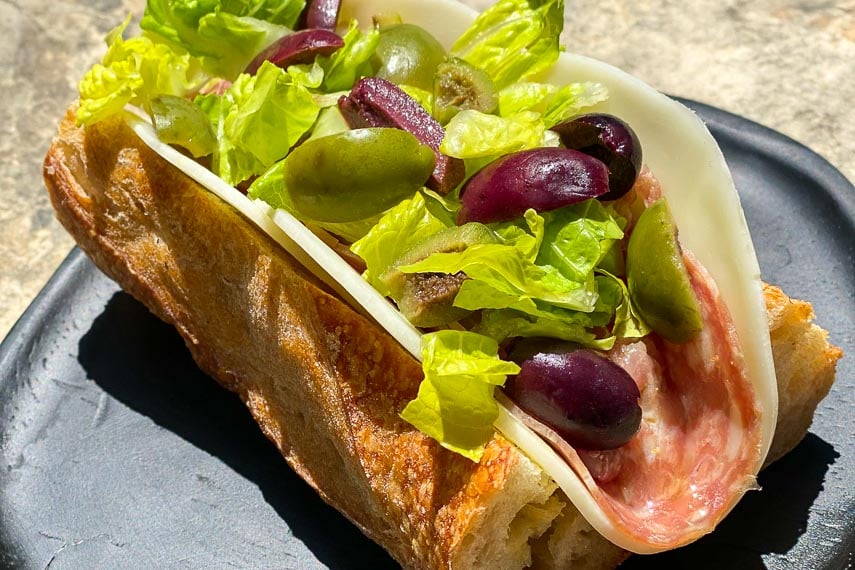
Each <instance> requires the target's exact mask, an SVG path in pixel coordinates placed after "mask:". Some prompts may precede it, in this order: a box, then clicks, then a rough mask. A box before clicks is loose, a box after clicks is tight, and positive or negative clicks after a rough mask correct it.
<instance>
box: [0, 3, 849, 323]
mask: <svg viewBox="0 0 855 570" xmlns="http://www.w3.org/2000/svg"><path fill="white" fill-rule="evenodd" d="M469 3H470V4H471V5H473V6H476V7H483V6H485V5H487V4H489V0H488V1H484V0H469ZM143 6H144V1H143V0H86V1H84V0H63V1H59V2H57V1H54V0H17V1H12V0H0V95H2V100H3V102H4V104H3V105H2V106H0V153H2V156H3V159H2V161H0V197H2V204H0V238H2V239H0V263H2V267H3V270H2V271H0V338H2V337H3V336H5V335H6V333H7V332H8V330H9V329H10V328H11V327H12V325H13V324H14V322H15V320H16V319H17V318H18V316H19V315H20V314H21V313H22V312H23V310H24V309H25V308H26V306H27V305H28V304H29V302H30V301H31V300H32V299H33V298H34V297H35V295H36V294H37V293H38V291H39V289H40V288H41V287H42V285H43V284H44V283H45V282H46V281H47V279H48V278H49V277H50V275H51V274H52V273H53V271H54V269H55V268H56V266H57V265H58V264H59V262H60V261H61V260H62V259H63V258H64V257H65V255H66V254H67V253H68V251H69V249H70V248H71V246H72V242H71V239H70V238H69V237H68V236H66V234H65V232H64V231H63V229H62V228H61V227H60V225H59V224H58V223H57V222H56V221H55V219H54V216H53V213H52V210H51V207H50V204H49V202H48V199H47V195H46V193H45V192H44V190H43V187H42V181H41V161H42V157H43V156H44V153H45V151H46V150H47V146H48V143H49V141H50V137H51V136H52V134H53V131H54V128H55V125H56V123H57V121H58V120H59V118H60V117H61V115H62V113H63V110H64V108H65V106H66V105H67V104H68V103H69V102H70V101H71V100H72V99H73V98H74V96H75V91H76V84H77V81H78V80H79V79H80V78H81V77H82V76H83V73H84V72H85V71H86V69H87V68H88V67H89V65H91V64H92V63H94V62H95V61H96V60H97V59H98V58H99V57H100V56H101V54H103V51H104V47H103V42H102V38H103V36H104V35H105V34H106V33H107V32H108V31H109V30H110V29H111V28H112V27H114V26H115V25H117V24H118V23H120V22H121V21H122V19H123V18H124V17H125V16H126V15H127V14H128V13H133V14H134V15H135V16H136V17H137V18H136V20H137V21H138V17H139V16H140V15H141V13H142V9H143ZM566 14H567V20H568V24H567V27H566V30H565V37H564V40H565V41H564V43H565V45H566V46H567V48H568V50H570V51H576V52H578V53H582V54H585V55H589V56H592V57H596V58H598V59H602V60H605V61H607V62H609V63H612V64H614V65H617V66H619V67H622V68H623V69H625V70H627V71H628V72H630V73H633V74H634V75H637V76H639V77H640V78H641V79H643V80H645V81H647V82H648V83H650V84H652V85H653V86H654V87H656V88H657V89H660V90H662V91H665V92H667V93H670V94H673V95H679V96H683V97H688V98H691V99H695V100H698V101H702V102H705V103H709V104H712V105H715V106H718V107H721V108H723V109H726V110H728V111H731V112H734V113H737V114H740V115H742V116H745V117H748V118H750V119H753V120H755V121H757V122H760V123H762V124H765V125H767V126H769V127H772V128H774V129H777V130H779V131H781V132H783V133H785V134H787V135H789V136H791V137H793V138H795V139H796V140H798V141H800V142H802V143H803V144H805V145H807V146H808V147H810V148H812V149H813V150H815V151H817V152H819V153H820V154H822V155H823V156H825V157H826V158H827V159H829V161H830V162H831V163H832V164H834V165H835V166H837V167H838V168H839V169H840V170H842V171H843V173H844V174H845V175H846V176H847V177H848V178H849V179H850V180H855V160H853V158H852V157H853V156H855V111H853V110H852V107H851V105H852V102H853V101H855V0H840V1H836V2H835V1H828V0H754V1H752V0H696V1H693V2H683V1H679V0H637V1H632V2H630V1H628V0H596V1H595V0H567V8H566Z"/></svg>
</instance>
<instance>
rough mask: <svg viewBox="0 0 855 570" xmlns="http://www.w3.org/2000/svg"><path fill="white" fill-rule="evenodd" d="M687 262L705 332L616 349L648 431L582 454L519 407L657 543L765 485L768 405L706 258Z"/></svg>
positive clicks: (607, 506)
mask: <svg viewBox="0 0 855 570" xmlns="http://www.w3.org/2000/svg"><path fill="white" fill-rule="evenodd" d="M684 262H685V263H686V268H687V269H688V272H689V276H690V279H691V283H692V287H693V289H694V292H695V295H696V296H697V298H698V302H699V305H700V307H701V314H702V317H703V321H704V327H703V330H702V331H701V332H700V333H699V334H698V335H697V336H696V337H695V338H694V339H692V340H691V341H689V342H688V343H685V344H681V345H675V344H671V343H669V342H667V341H664V340H662V339H659V338H655V337H654V338H648V339H645V340H644V341H636V342H632V343H626V344H621V345H618V346H616V347H615V348H614V349H613V350H612V351H611V352H610V353H609V357H610V358H611V359H612V360H613V361H615V362H616V363H618V364H620V365H621V366H622V367H624V369H626V370H627V372H629V373H630V375H631V376H632V377H633V378H634V379H635V381H636V382H637V384H638V386H639V390H640V392H641V407H642V410H643V419H642V422H641V428H640V429H639V431H638V433H637V434H636V436H635V437H634V438H633V439H632V440H631V441H630V442H629V443H628V444H627V445H625V446H623V447H621V448H619V449H616V450H611V451H597V452H590V451H582V450H579V451H577V450H574V449H573V448H572V447H570V446H569V445H568V444H567V443H565V442H563V441H562V440H561V439H560V437H559V436H558V435H557V434H555V433H554V432H553V431H552V430H551V429H550V428H549V427H547V426H544V425H543V424H540V423H539V422H538V421H537V420H535V419H533V418H531V417H527V416H526V415H525V413H524V412H522V411H521V410H519V409H513V410H512V411H511V413H513V414H514V415H517V414H520V415H517V417H522V418H523V421H524V423H526V425H528V426H529V427H530V428H531V429H532V430H534V431H536V432H537V433H539V434H540V435H541V436H542V437H544V438H545V439H547V440H548V441H549V442H550V443H551V444H552V445H553V447H554V448H555V449H556V451H558V452H559V453H560V454H561V455H562V456H563V457H564V459H565V460H566V461H567V462H568V463H569V465H570V466H571V467H572V469H573V470H574V471H575V472H576V473H577V475H578V476H579V477H580V478H581V479H582V481H583V483H584V484H585V486H586V487H587V488H588V490H589V491H590V493H591V494H592V496H593V498H594V500H595V501H596V502H597V504H598V505H599V506H600V508H601V509H602V510H603V512H604V513H605V514H606V515H607V516H608V518H609V519H610V520H611V521H612V523H613V524H614V526H615V527H617V528H619V529H620V530H621V532H623V533H626V534H628V535H631V536H632V537H633V538H634V539H635V540H637V541H641V542H644V543H647V544H650V545H651V546H654V547H655V548H657V549H666V548H675V547H677V546H681V545H684V544H687V543H688V542H691V541H693V540H695V539H697V538H699V537H701V536H703V535H704V534H706V533H709V532H711V531H712V530H713V529H714V528H715V526H716V525H717V524H718V522H719V521H720V520H721V519H722V518H723V517H724V516H725V515H726V514H727V513H728V512H729V511H730V509H731V508H732V507H733V506H734V505H735V504H736V502H737V501H738V500H739V498H740V497H741V496H742V495H743V493H744V492H745V491H747V490H749V489H754V488H757V485H756V481H755V476H754V474H755V472H756V469H757V464H758V462H759V457H760V453H761V450H760V447H761V446H760V441H761V433H760V418H761V410H760V407H759V404H758V401H757V398H756V397H755V395H754V391H753V388H752V385H751V383H750V382H749V380H748V378H747V375H746V371H745V366H744V363H743V357H742V352H741V350H740V348H739V342H738V339H737V336H736V332H735V329H734V327H733V323H732V322H731V319H730V316H729V314H728V312H727V308H726V306H725V304H724V302H723V301H722V299H721V297H720V295H719V293H718V290H717V288H716V286H715V283H714V282H713V280H712V278H711V277H710V276H709V275H708V273H707V272H706V270H705V269H704V268H703V267H702V266H701V264H700V263H699V262H697V261H696V260H695V259H694V257H693V256H692V255H691V254H688V253H685V254H684ZM510 405H511V406H513V405H512V404H510ZM514 408H515V406H514Z"/></svg>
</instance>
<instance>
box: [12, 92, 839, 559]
mask: <svg viewBox="0 0 855 570" xmlns="http://www.w3.org/2000/svg"><path fill="white" fill-rule="evenodd" d="M689 104H690V105H691V106H692V107H694V108H695V109H696V110H697V111H698V112H699V114H700V115H701V116H702V117H703V118H704V119H705V120H706V121H707V122H708V123H709V126H710V128H711V130H712V132H713V134H714V135H715V136H716V138H717V139H718V141H719V143H720V144H721V146H722V148H723V149H724V152H725V155H726V156H727V159H728V162H729V163H730V166H731V168H732V169H733V172H734V175H735V178H736V183H737V187H738V188H739V190H740V193H741V195H742V199H743V203H744V206H745V212H746V216H747V218H748V222H749V225H750V226H751V229H752V233H753V235H754V238H755V240H756V246H757V249H758V253H759V256H760V265H761V267H762V270H763V275H764V276H765V278H766V279H767V280H769V281H771V282H773V283H777V284H779V285H781V286H782V287H783V288H784V289H785V290H786V291H787V292H788V293H789V294H790V295H793V296H796V297H800V298H805V299H810V300H812V301H813V302H814V306H815V308H816V312H817V315H818V321H819V322H820V323H821V324H822V325H823V326H824V327H826V328H827V329H829V330H830V331H831V334H832V340H833V341H834V342H835V343H837V344H839V345H843V347H844V349H845V350H847V351H848V352H850V353H851V352H852V351H853V350H855V346H853V340H852V339H853V337H854V336H855V335H853V332H855V330H853V317H855V299H853V285H855V274H853V271H855V263H853V259H855V258H854V257H853V242H855V231H853V224H855V189H853V187H852V186H851V184H849V183H848V182H847V181H846V180H845V179H844V178H843V177H842V176H841V175H840V173H838V172H837V171H836V170H834V169H833V168H832V167H831V166H830V165H829V164H828V163H827V162H825V161H824V160H823V159H822V158H820V157H819V156H817V155H815V154H814V153H812V152H811V151H809V150H808V149H806V148H804V147H803V146H801V145H799V144H797V143H795V142H793V141H792V140H790V139H787V138H786V137H784V136H782V135H780V134H778V133H775V132H774V131H770V130H769V129H766V128H764V127H761V126H759V125H756V124H754V123H751V122H749V121H746V120H744V119H741V118H739V117H736V116H733V115H730V114H728V113H725V112H723V111H720V110H717V109H714V108H710V107H707V106H704V105H700V104H696V103H689ZM853 378H855V374H853V365H852V358H851V357H849V358H847V359H844V360H843V361H842V362H841V363H840V366H839V368H838V380H837V384H836V385H835V387H834V389H833V390H832V392H831V394H830V395H829V396H828V398H827V399H826V400H825V401H824V403H823V404H822V407H821V409H820V411H819V412H818V413H817V417H816V421H815V423H814V425H813V427H812V428H811V433H810V434H809V435H808V436H807V438H806V439H805V440H804V441H803V442H802V443H801V444H800V445H799V446H798V448H797V449H796V450H795V451H794V452H793V453H791V454H790V455H789V456H788V457H786V458H785V459H783V460H782V461H780V462H779V463H777V464H775V465H774V466H772V467H771V468H770V469H768V470H766V471H765V472H764V473H763V474H762V476H761V477H760V482H761V484H762V485H763V487H764V491H763V492H762V493H751V494H750V495H749V496H748V497H746V499H745V500H744V501H742V503H741V504H740V505H739V506H738V507H737V509H736V510H735V511H734V513H733V514H732V515H731V516H730V517H729V518H728V519H727V520H726V521H725V523H724V524H723V525H721V527H720V528H719V529H718V530H717V531H716V532H715V533H714V534H713V535H711V536H709V537H707V538H705V539H703V540H701V541H699V542H697V543H696V544H694V545H692V546H690V547H688V548H685V549H682V550H679V551H676V552H673V553H669V554H666V555H660V556H656V557H633V558H632V559H631V560H630V562H628V563H627V565H626V567H627V568H648V567H650V568H657V569H658V568H661V567H662V565H663V564H665V565H666V567H669V568H670V567H685V568H723V567H727V568H754V567H764V566H765V567H768V568H844V567H847V566H851V565H852V561H853V554H852V551H853V546H855V498H854V497H853V493H855V437H853V423H852V401H853V398H855V385H853ZM0 565H4V566H8V567H20V568H45V567H47V566H50V567H51V568H129V567H134V568H136V567H140V568H155V567H169V568H183V567H193V568H225V567H240V568H243V567H253V568H261V567H265V568H273V567H275V568H284V567H287V568H318V567H332V568H366V567H369V568H384V567H393V566H394V563H393V562H392V561H391V560H390V559H389V557H388V556H387V555H386V554H385V552H383V551H382V550H381V549H380V548H379V547H377V546H376V545H374V544H373V543H371V542H370V541H368V540H367V539H365V538H364V537H363V536H362V535H361V534H360V533H359V531H358V530H356V529H355V528H354V527H353V526H351V525H350V524H349V523H348V522H347V521H346V520H345V519H344V518H343V517H341V516H340V515H338V514H337V513H336V512H335V511H334V510H333V509H332V508H330V507H328V506H327V505H325V504H324V503H323V502H322V501H321V500H320V499H318V497H317V496H316V495H315V493H314V492H313V491H311V490H310V489H309V488H308V487H307V486H306V485H305V484H304V483H303V482H302V481H301V480H300V479H298V478H297V477H296V476H295V475H294V474H293V473H292V472H291V471H290V470H289V469H288V467H287V466H286V465H285V462H284V461H283V460H282V459H281V458H280V457H279V455H278V453H277V452H276V450H275V449H274V447H273V446H272V445H271V444H270V443H269V442H268V441H267V440H266V439H265V438H264V437H263V436H262V435H261V432H260V431H259V430H258V429H257V428H256V426H255V425H254V423H253V422H252V420H251V419H250V418H249V415H248V414H247V412H246V410H245V409H244V407H243V406H242V404H241V403H240V402H239V401H238V400H237V399H236V398H235V397H233V396H232V395H231V394H228V393H226V392H225V391H223V390H221V389H219V388H218V387H217V386H216V385H215V384H214V383H213V381H211V380H210V379H208V378H207V377H206V376H205V375H204V374H203V373H201V372H200V371H199V370H198V369H197V368H196V366H195V364H194V363H193V361H192V360H191V358H190V356H189V354H188V352H187V351H186V349H185V348H184V345H183V343H182V341H181V339H180V338H179V337H178V335H177V334H176V333H175V332H174V330H173V329H172V328H171V327H168V326H166V325H164V324H163V323H161V322H160V321H158V320H157V319H156V318H155V317H153V316H151V315H150V314H149V313H148V312H147V311H146V309H145V308H143V307H142V306H141V305H140V304H139V303H137V302H136V301H134V300H133V299H132V298H131V297H129V296H128V295H126V294H125V293H122V292H120V291H119V290H118V288H117V287H116V285H115V284H114V283H113V282H111V281H109V280H108V279H107V278H106V277H104V276H103V275H102V274H101V273H100V272H98V270H97V269H95V268H94V266H93V265H92V264H91V263H90V262H89V261H88V260H87V259H86V258H85V256H83V255H82V254H81V252H80V251H78V250H75V251H73V252H72V253H71V255H69V257H68V258H67V259H66V260H65V262H64V263H63V264H62V266H61V267H60V268H59V270H58V271H57V273H56V274H55V275H54V277H53V278H52V279H51V281H50V283H49V284H48V285H47V286H46V287H45V289H44V290H43V291H42V292H41V294H40V295H39V296H38V298H37V299H36V300H35V301H34V302H33V304H32V306H31V307H30V308H29V309H28V310H27V312H26V313H25V314H24V316H23V317H22V318H21V319H20V321H19V322H18V323H17V325H16V326H15V327H14V328H13V329H12V331H11V332H10V333H9V335H8V337H7V338H6V340H5V341H4V343H3V345H2V347H0Z"/></svg>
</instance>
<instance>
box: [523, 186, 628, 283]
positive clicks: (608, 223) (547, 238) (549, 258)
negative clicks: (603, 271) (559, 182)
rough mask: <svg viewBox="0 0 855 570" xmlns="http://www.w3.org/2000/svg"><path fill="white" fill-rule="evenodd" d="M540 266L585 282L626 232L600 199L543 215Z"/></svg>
mask: <svg viewBox="0 0 855 570" xmlns="http://www.w3.org/2000/svg"><path fill="white" fill-rule="evenodd" d="M542 215H543V218H544V236H543V246H542V247H541V249H540V253H539V254H538V256H537V262H538V263H540V264H545V265H551V266H553V267H556V268H558V269H559V270H560V271H561V272H562V273H563V274H564V275H566V276H567V277H568V278H570V279H573V280H576V281H585V280H587V279H590V278H592V276H593V272H594V267H596V266H597V265H598V264H599V263H600V261H601V260H602V259H603V258H604V257H605V256H606V253H607V252H608V251H609V249H611V247H612V246H613V245H614V243H615V242H616V241H617V240H620V239H621V238H623V230H622V229H621V226H620V224H619V223H618V221H617V220H615V218H614V217H613V216H612V215H611V213H610V212H609V210H608V209H607V208H606V207H605V206H603V204H602V203H601V202H599V201H597V200H586V201H584V202H581V203H579V204H573V205H572V206H566V207H564V208H559V209H557V210H552V211H551V212H544V213H543V214H542Z"/></svg>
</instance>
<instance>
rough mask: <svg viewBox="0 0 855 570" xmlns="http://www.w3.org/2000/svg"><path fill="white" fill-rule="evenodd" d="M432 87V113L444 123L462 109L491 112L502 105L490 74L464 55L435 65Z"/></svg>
mask: <svg viewBox="0 0 855 570" xmlns="http://www.w3.org/2000/svg"><path fill="white" fill-rule="evenodd" d="M433 89H434V93H433V95H434V103H433V105H434V107H433V115H434V117H436V120H438V121H439V122H440V123H441V124H443V125H444V124H446V123H448V121H450V120H451V119H452V118H453V117H454V115H456V114H457V113H459V112H460V111H465V110H467V109H471V110H475V111H480V112H482V113H492V112H493V111H495V110H496V107H498V106H499V96H498V94H497V93H496V87H495V85H493V81H492V80H491V79H490V76H489V75H487V74H486V73H485V72H484V71H483V70H481V69H479V68H477V67H475V66H474V65H472V64H470V63H468V62H466V61H464V60H462V59H458V58H453V59H451V60H450V61H446V62H443V63H441V64H440V65H439V66H438V67H437V68H436V76H435V78H434V87H433Z"/></svg>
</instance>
